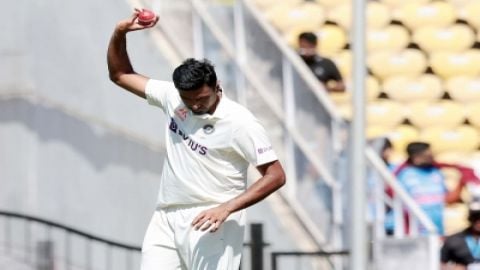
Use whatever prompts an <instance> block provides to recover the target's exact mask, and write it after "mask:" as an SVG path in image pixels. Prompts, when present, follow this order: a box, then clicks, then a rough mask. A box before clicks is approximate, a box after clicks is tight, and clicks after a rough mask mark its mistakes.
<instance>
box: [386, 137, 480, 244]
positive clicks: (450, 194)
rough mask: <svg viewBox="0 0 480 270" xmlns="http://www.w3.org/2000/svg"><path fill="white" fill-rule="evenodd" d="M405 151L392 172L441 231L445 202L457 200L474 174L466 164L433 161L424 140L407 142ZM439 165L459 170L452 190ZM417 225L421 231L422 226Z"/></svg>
mask: <svg viewBox="0 0 480 270" xmlns="http://www.w3.org/2000/svg"><path fill="white" fill-rule="evenodd" d="M407 154H408V159H407V161H406V162H405V163H404V164H402V165H400V166H399V167H398V168H397V169H396V170H395V175H396V176H397V178H398V180H399V182H400V184H401V185H402V186H403V188H404V189H405V190H406V191H407V192H408V193H409V194H410V196H412V198H413V199H414V200H415V202H416V203H417V204H418V205H419V206H420V208H421V209H422V210H424V211H425V213H426V214H427V216H429V217H430V218H431V220H432V222H433V223H434V224H435V226H436V227H437V229H438V232H439V234H441V235H443V234H444V227H443V214H444V207H445V204H450V203H455V202H459V201H460V193H461V191H462V189H463V188H464V186H465V184H466V183H467V182H470V181H472V182H477V181H478V178H477V177H476V176H475V174H474V173H473V170H472V169H470V168H466V167H462V166H458V165H453V164H445V163H438V162H435V161H434V158H433V153H432V151H431V149H430V145H429V144H428V143H424V142H412V143H410V144H409V145H408V146H407ZM442 168H455V169H457V170H458V171H459V172H460V174H461V179H460V181H459V184H458V185H457V186H456V187H455V188H454V189H453V190H452V191H449V190H448V189H447V187H446V185H445V178H444V175H443V173H442V172H441V169H442ZM421 229H422V231H423V228H421Z"/></svg>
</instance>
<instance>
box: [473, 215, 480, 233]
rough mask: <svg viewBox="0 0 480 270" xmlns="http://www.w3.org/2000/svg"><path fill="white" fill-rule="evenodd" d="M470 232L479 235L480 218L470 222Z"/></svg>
mask: <svg viewBox="0 0 480 270" xmlns="http://www.w3.org/2000/svg"><path fill="white" fill-rule="evenodd" d="M472 230H473V231H474V232H475V233H477V234H480V218H476V219H475V220H473V222H472Z"/></svg>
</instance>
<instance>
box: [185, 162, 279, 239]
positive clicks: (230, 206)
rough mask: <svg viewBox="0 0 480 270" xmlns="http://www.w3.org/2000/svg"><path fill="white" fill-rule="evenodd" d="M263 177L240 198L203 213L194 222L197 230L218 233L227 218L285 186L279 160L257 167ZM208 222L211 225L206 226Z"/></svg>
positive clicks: (193, 224)
mask: <svg viewBox="0 0 480 270" xmlns="http://www.w3.org/2000/svg"><path fill="white" fill-rule="evenodd" d="M257 170H258V171H259V172H260V174H261V175H262V177H261V178H260V179H258V180H257V181H256V182H255V183H253V184H252V185H251V186H250V187H249V188H248V189H247V190H246V191H245V192H243V193H242V194H240V195H239V196H237V197H235V198H233V199H231V200H229V201H227V202H225V203H223V204H221V205H219V206H218V207H215V208H212V209H208V210H205V211H203V212H201V213H200V214H199V215H198V216H197V217H196V218H195V219H194V220H193V222H192V226H194V227H195V229H197V230H198V229H200V228H201V229H202V230H210V231H211V232H214V231H216V230H217V229H218V228H219V227H220V225H221V224H222V223H223V222H224V221H225V220H226V219H227V217H228V216H229V215H230V214H231V213H233V212H236V211H238V210H242V209H245V208H247V207H249V206H251V205H253V204H255V203H257V202H259V201H261V200H263V199H264V198H266V197H267V196H268V195H270V194H272V193H273V192H274V191H276V190H277V189H279V188H280V187H282V186H283V185H284V184H285V172H284V171H283V168H282V165H281V164H280V162H279V161H278V160H276V161H273V162H270V163H267V164H264V165H260V166H258V167H257ZM207 221H208V222H209V223H208V224H209V225H206V223H207Z"/></svg>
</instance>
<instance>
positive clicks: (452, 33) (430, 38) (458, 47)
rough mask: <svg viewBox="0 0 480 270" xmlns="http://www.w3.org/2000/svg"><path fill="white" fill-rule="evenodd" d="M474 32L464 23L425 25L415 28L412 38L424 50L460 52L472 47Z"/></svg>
mask: <svg viewBox="0 0 480 270" xmlns="http://www.w3.org/2000/svg"><path fill="white" fill-rule="evenodd" d="M475 38H476V37H475V33H474V31H473V30H472V28H470V27H469V26H467V25H465V24H454V25H451V26H447V27H435V26H425V27H421V28H418V29H417V30H415V32H414V33H413V36H412V40H413V41H414V42H415V43H417V44H418V45H419V46H420V48H422V49H423V50H425V51H428V52H433V51H455V52H460V51H464V50H466V49H468V48H470V47H472V45H473V43H474V42H475Z"/></svg>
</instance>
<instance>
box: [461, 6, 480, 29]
mask: <svg viewBox="0 0 480 270" xmlns="http://www.w3.org/2000/svg"><path fill="white" fill-rule="evenodd" d="M479 14H480V1H478V0H470V2H469V3H467V4H466V5H464V6H463V7H462V8H461V9H460V12H459V17H460V18H461V19H464V20H466V21H467V22H468V23H469V24H471V25H472V26H474V27H476V28H480V16H479Z"/></svg>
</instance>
